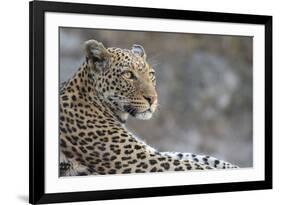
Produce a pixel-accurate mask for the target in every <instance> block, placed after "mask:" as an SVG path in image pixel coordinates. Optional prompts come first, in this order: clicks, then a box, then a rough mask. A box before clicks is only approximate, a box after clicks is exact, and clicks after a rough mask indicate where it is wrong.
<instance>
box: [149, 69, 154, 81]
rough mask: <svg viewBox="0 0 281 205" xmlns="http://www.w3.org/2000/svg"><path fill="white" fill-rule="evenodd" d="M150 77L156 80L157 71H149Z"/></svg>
mask: <svg viewBox="0 0 281 205" xmlns="http://www.w3.org/2000/svg"><path fill="white" fill-rule="evenodd" d="M149 77H150V79H151V80H152V81H154V80H155V73H154V72H153V71H151V72H149Z"/></svg>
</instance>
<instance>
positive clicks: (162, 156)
mask: <svg viewBox="0 0 281 205" xmlns="http://www.w3.org/2000/svg"><path fill="white" fill-rule="evenodd" d="M85 53H86V58H85V59H86V60H85V62H84V63H83V64H82V65H81V67H80V68H79V70H78V71H77V72H76V73H75V75H74V76H73V77H72V78H71V79H70V80H69V81H67V82H66V83H65V84H64V85H63V86H62V88H61V90H60V108H59V109H60V121H59V127H60V175H61V176H76V175H90V174H100V175H103V174H126V173H146V172H164V171H186V170H205V169H216V168H234V167H236V166H234V165H231V164H229V163H227V162H224V161H221V160H218V159H216V158H213V157H209V156H199V155H194V154H189V153H170V152H158V151H157V150H155V149H154V148H152V147H150V146H149V145H147V144H146V143H144V142H143V141H142V140H140V139H139V138H138V137H136V136H135V135H134V134H132V132H130V131H129V130H128V129H127V128H126V127H125V122H126V120H127V118H128V115H131V116H133V117H136V118H139V119H149V118H151V116H152V114H153V113H154V112H155V110H156V107H157V93H156V90H155V85H156V83H155V75H154V73H155V71H154V70H153V68H152V67H151V66H150V65H149V64H148V63H147V61H146V54H145V51H144V49H143V47H142V46H140V45H133V47H132V48H131V49H121V48H105V47H104V46H103V44H102V43H100V42H97V41H95V40H89V41H87V42H86V43H85Z"/></svg>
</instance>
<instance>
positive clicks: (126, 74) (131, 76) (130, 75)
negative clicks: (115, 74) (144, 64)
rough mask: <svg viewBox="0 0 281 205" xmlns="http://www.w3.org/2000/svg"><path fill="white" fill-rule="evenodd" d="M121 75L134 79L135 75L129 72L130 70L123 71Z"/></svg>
mask: <svg viewBox="0 0 281 205" xmlns="http://www.w3.org/2000/svg"><path fill="white" fill-rule="evenodd" d="M122 76H123V77H124V78H127V79H130V80H134V79H136V76H135V75H134V73H133V72H131V71H125V72H124V73H122Z"/></svg>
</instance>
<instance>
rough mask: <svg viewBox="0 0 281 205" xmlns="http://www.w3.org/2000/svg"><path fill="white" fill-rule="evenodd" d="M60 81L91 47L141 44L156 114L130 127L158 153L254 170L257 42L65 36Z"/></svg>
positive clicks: (69, 32)
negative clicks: (152, 80)
mask: <svg viewBox="0 0 281 205" xmlns="http://www.w3.org/2000/svg"><path fill="white" fill-rule="evenodd" d="M59 34H60V81H61V82H63V81H65V80H67V79H68V78H70V77H71V76H72V75H73V74H74V73H75V71H76V70H77V69H78V67H79V66H80V64H81V63H82V62H83V61H84V56H83V50H82V45H83V42H84V41H86V40H89V39H96V40H98V41H101V42H103V44H104V45H105V46H107V47H120V48H130V47H131V46H132V45H133V44H134V43H137V44H141V45H142V46H143V47H144V48H145V50H146V53H147V56H148V61H149V62H150V63H151V65H152V66H153V67H154V68H155V70H156V80H157V91H158V96H159V104H160V105H159V110H158V112H157V113H156V114H155V115H154V117H153V119H151V120H148V121H141V120H136V119H133V118H131V119H130V120H129V122H128V125H127V127H128V128H129V129H130V130H132V131H133V132H134V133H135V134H137V135H138V136H139V137H140V138H141V139H143V140H144V141H146V142H147V143H148V144H150V145H151V146H153V147H155V148H157V149H159V150H160V151H180V152H194V153H197V154H207V155H212V156H214V157H217V158H220V159H224V160H227V161H229V162H231V163H234V164H237V165H238V166H240V167H251V166H252V165H253V153H252V152H253V137H252V120H253V119H252V103H253V101H252V93H253V87H252V72H253V70H252V67H253V65H252V54H253V50H252V46H253V41H252V37H245V36H223V35H205V34H204V35H202V34H177V33H159V32H134V31H113V30H96V29H79V28H60V32H59Z"/></svg>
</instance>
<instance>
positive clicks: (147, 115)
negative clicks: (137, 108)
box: [135, 110, 153, 120]
mask: <svg viewBox="0 0 281 205" xmlns="http://www.w3.org/2000/svg"><path fill="white" fill-rule="evenodd" d="M152 115H153V113H152V112H151V111H150V110H147V111H145V112H141V113H136V115H135V118H137V119H140V120H149V119H151V117H152Z"/></svg>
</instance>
